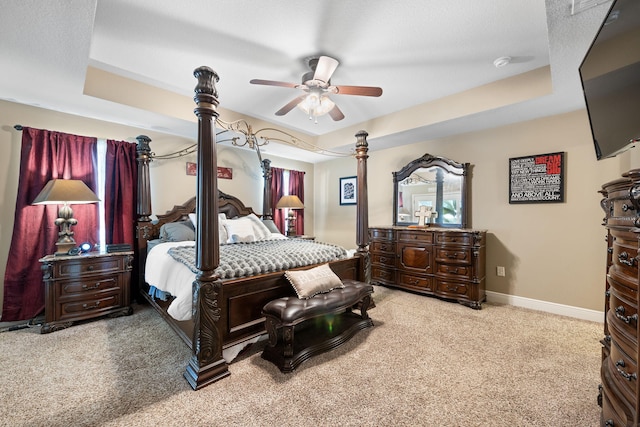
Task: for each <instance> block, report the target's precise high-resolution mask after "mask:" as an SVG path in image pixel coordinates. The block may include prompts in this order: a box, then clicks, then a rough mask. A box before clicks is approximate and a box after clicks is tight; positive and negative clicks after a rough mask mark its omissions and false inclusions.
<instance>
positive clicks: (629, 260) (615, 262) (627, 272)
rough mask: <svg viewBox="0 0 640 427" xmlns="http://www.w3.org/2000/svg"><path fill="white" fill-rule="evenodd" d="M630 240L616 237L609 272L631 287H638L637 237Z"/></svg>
mask: <svg viewBox="0 0 640 427" xmlns="http://www.w3.org/2000/svg"><path fill="white" fill-rule="evenodd" d="M633 237H635V238H634V240H632V241H629V240H627V239H624V238H622V237H616V238H615V239H614V241H613V246H612V254H611V267H609V273H610V274H611V275H613V276H615V278H616V279H617V280H620V281H622V282H624V284H626V285H627V286H629V287H632V288H635V289H637V288H638V259H637V256H638V244H637V237H636V236H633Z"/></svg>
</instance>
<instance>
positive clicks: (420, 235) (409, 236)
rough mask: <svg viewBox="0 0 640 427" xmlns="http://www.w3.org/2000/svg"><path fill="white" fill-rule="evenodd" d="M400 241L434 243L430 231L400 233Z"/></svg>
mask: <svg viewBox="0 0 640 427" xmlns="http://www.w3.org/2000/svg"><path fill="white" fill-rule="evenodd" d="M398 240H400V241H405V242H420V243H433V233H431V232H428V231H417V230H411V231H409V230H406V231H398Z"/></svg>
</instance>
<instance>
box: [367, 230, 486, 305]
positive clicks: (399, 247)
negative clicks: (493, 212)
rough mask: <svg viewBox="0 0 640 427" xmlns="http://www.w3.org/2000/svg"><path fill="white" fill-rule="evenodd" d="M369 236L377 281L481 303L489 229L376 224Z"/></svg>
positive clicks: (372, 262) (446, 297)
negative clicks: (380, 225)
mask: <svg viewBox="0 0 640 427" xmlns="http://www.w3.org/2000/svg"><path fill="white" fill-rule="evenodd" d="M369 235H370V252H371V278H372V281H373V283H377V284H381V285H386V286H392V287H397V288H401V289H406V290H410V291H413V292H418V293H421V294H425V295H431V296H437V297H440V298H445V299H450V300H455V301H458V302H460V303H462V304H465V305H468V306H470V307H472V308H476V309H479V308H481V307H482V306H481V304H482V302H483V301H484V300H485V298H486V295H485V258H486V255H485V242H486V231H484V230H469V229H448V228H435V227H434V228H409V227H373V228H370V229H369Z"/></svg>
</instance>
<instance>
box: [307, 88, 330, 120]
mask: <svg viewBox="0 0 640 427" xmlns="http://www.w3.org/2000/svg"><path fill="white" fill-rule="evenodd" d="M335 106H336V104H335V103H334V102H333V101H332V100H331V98H329V97H328V96H326V95H321V94H320V93H318V92H311V93H309V95H307V96H306V98H305V99H304V100H302V102H300V103H299V104H298V108H300V109H301V110H302V111H304V112H305V114H307V115H308V116H309V120H313V119H315V122H316V123H318V117H320V116H323V115H325V114H327V113H328V112H329V111H331V110H332V109H333V107H335Z"/></svg>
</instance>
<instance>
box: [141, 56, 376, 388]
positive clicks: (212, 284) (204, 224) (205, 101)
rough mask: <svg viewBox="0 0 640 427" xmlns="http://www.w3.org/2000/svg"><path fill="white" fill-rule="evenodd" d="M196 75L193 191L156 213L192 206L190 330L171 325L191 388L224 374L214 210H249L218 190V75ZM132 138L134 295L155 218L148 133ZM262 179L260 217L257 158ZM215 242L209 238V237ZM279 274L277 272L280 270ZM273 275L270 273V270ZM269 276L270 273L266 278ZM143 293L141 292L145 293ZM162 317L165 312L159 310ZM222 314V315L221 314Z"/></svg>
mask: <svg viewBox="0 0 640 427" xmlns="http://www.w3.org/2000/svg"><path fill="white" fill-rule="evenodd" d="M194 76H195V77H196V79H197V84H196V87H195V96H194V100H195V103H196V108H195V110H194V113H195V115H196V116H197V118H198V139H197V176H196V180H197V186H196V194H197V196H196V197H194V198H192V199H191V200H189V201H187V203H185V204H184V205H181V206H176V207H174V209H173V210H171V211H169V212H167V214H165V215H158V218H161V219H162V222H168V221H177V220H180V219H182V218H185V217H186V216H187V214H188V213H189V212H193V211H194V210H195V211H197V212H198V215H197V225H196V250H195V258H196V268H197V270H198V273H197V274H196V280H195V281H194V282H193V332H192V334H191V335H190V336H188V335H189V334H187V333H184V332H181V331H180V330H179V329H178V328H176V327H175V326H173V325H172V324H171V323H170V325H172V327H173V328H174V329H175V330H176V331H177V332H178V333H179V335H181V337H182V338H183V340H185V342H187V344H188V345H189V346H190V347H191V350H192V355H191V358H190V360H189V363H188V365H187V367H186V371H185V373H184V376H185V378H186V379H187V381H188V382H189V384H190V385H191V387H192V388H193V389H194V390H197V389H200V388H202V387H204V386H206V385H209V384H211V383H213V382H215V381H218V380H220V379H222V378H225V377H226V376H228V375H230V372H229V369H228V368H229V365H228V363H227V362H226V361H225V359H224V358H223V357H222V350H223V339H224V338H225V337H223V335H224V334H225V333H226V332H225V331H226V328H227V327H228V325H227V324H226V323H225V318H226V316H228V315H229V313H227V312H226V310H227V308H226V307H227V306H226V305H225V301H223V300H222V297H221V293H222V286H223V281H222V280H221V279H220V277H219V276H218V275H217V274H216V273H215V270H216V268H217V267H218V265H219V263H220V254H219V245H218V244H217V242H218V238H219V236H218V234H219V232H218V212H219V211H223V212H224V211H225V209H227V210H230V211H231V212H234V213H235V214H240V215H246V214H248V213H251V212H253V211H252V210H251V209H250V208H246V207H245V206H244V205H243V204H242V202H240V201H239V200H238V199H236V198H235V197H232V196H228V195H226V194H224V193H222V192H220V191H219V190H218V179H217V153H216V134H215V124H216V120H217V119H218V116H219V113H218V110H217V108H218V105H219V102H218V92H217V89H216V86H215V84H216V82H218V80H219V78H218V75H217V73H216V72H215V71H213V70H212V69H211V68H209V67H199V68H197V69H196V70H195V71H194ZM367 136H368V134H367V132H365V131H359V132H358V133H357V134H356V149H355V158H356V160H357V186H358V192H357V207H356V209H357V214H356V223H357V224H356V227H357V229H356V244H357V249H356V253H355V256H354V258H356V260H357V270H358V271H356V272H355V273H354V274H355V276H356V278H357V279H358V280H361V281H363V282H367V283H369V282H370V274H371V273H370V272H371V266H370V259H369V235H368V213H367V207H368V199H367V158H368V154H367V153H368V143H367ZM137 140H138V148H137V151H138V197H137V205H136V209H137V225H136V239H137V242H136V247H135V250H136V263H135V265H134V281H133V282H134V289H133V293H134V295H135V296H136V297H139V296H140V295H139V294H138V292H141V291H142V289H143V288H144V286H143V285H144V262H145V259H146V253H147V247H146V245H147V241H148V240H149V239H152V238H154V236H157V233H158V230H159V227H160V224H159V223H157V222H153V221H152V219H151V214H152V210H151V190H150V176H149V163H150V162H151V161H152V160H153V154H152V152H151V149H150V146H149V143H150V142H151V140H150V138H148V137H147V136H144V135H141V136H139V137H138V138H137ZM261 166H262V170H263V177H264V181H265V187H264V201H263V215H262V216H263V218H269V217H271V213H272V207H271V205H270V200H271V195H270V191H271V189H270V187H271V186H270V180H271V168H270V161H269V160H268V159H264V160H262V159H261ZM213 242H215V244H214V243H213ZM280 276H282V274H280ZM272 277H273V275H272ZM269 280H271V279H269ZM145 299H147V297H146V296H145ZM163 317H165V319H166V320H168V321H169V320H170V319H168V315H164V314H163ZM221 319H222V320H221Z"/></svg>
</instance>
